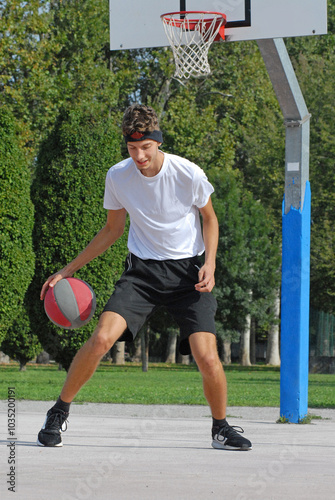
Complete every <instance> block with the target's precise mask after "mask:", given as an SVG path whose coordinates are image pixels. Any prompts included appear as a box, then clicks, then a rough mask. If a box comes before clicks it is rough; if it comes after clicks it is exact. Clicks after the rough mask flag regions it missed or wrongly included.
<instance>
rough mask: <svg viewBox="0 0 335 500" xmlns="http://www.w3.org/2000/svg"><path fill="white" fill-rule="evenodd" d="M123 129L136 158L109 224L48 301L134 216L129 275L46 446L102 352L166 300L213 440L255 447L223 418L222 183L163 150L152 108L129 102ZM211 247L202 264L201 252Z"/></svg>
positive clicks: (50, 424) (41, 440)
mask: <svg viewBox="0 0 335 500" xmlns="http://www.w3.org/2000/svg"><path fill="white" fill-rule="evenodd" d="M122 132H123V135H124V138H125V141H126V144H127V148H128V152H129V155H130V158H128V159H126V160H124V161H121V162H120V163H118V164H117V165H114V166H113V167H111V168H110V169H109V171H108V173H107V177H106V185H105V197H104V208H106V209H107V210H108V212H107V222H106V225H105V226H104V227H103V228H102V229H101V231H100V232H99V233H98V234H97V235H96V236H95V237H94V238H93V240H92V241H91V242H90V243H89V244H88V246H87V247H86V248H85V249H84V251H83V252H82V253H80V254H79V255H78V256H77V257H76V258H75V259H74V260H73V261H72V262H70V263H69V264H68V265H67V266H65V267H64V268H63V269H62V270H61V271H59V272H58V273H56V274H54V275H53V276H50V277H49V278H48V280H47V281H46V282H45V283H44V285H43V287H42V290H41V299H43V298H44V296H45V293H46V290H47V289H48V287H49V286H51V287H52V286H54V285H55V284H56V283H57V281H59V280H60V279H62V278H66V277H69V276H72V275H73V273H74V272H75V271H78V269H80V268H81V267H83V266H84V265H85V264H87V263H88V262H90V261H91V260H92V259H94V258H95V257H97V256H98V255H100V254H101V253H103V252H104V251H105V250H106V249H107V248H109V247H110V246H111V245H113V243H114V242H115V241H116V240H117V239H118V238H119V237H120V236H121V235H122V233H123V231H124V227H125V221H126V214H127V213H128V214H129V217H130V229H129V237H128V249H129V254H128V257H127V260H126V268H125V272H124V273H123V274H122V276H121V278H120V280H119V281H118V282H117V284H116V286H115V290H114V293H113V295H112V296H111V298H110V299H109V301H108V302H107V304H106V306H105V309H104V311H103V313H102V314H101V317H100V319H99V323H98V325H97V328H96V330H95V331H94V333H93V335H92V337H91V338H90V339H89V340H88V341H87V342H86V344H84V346H83V347H82V348H81V349H80V350H79V351H78V353H77V354H76V356H75V357H74V359H73V362H72V364H71V366H70V369H69V372H68V376H67V379H66V381H65V384H64V386H63V389H62V391H61V394H60V397H59V398H58V400H57V402H56V404H55V405H54V406H53V407H52V408H51V409H50V410H49V411H48V413H47V418H46V421H45V424H44V426H43V428H42V430H41V431H40V432H39V435H38V444H39V445H40V446H62V438H61V430H62V426H63V424H64V423H65V422H66V420H67V417H68V415H69V408H70V404H71V402H72V401H73V399H74V397H75V396H76V394H77V393H78V391H79V390H80V388H81V387H82V386H83V385H84V384H85V383H86V382H87V381H88V380H89V378H90V377H91V376H92V375H93V373H94V372H95V370H96V368H97V366H98V365H99V362H100V360H101V358H102V357H103V356H104V355H105V354H106V353H107V352H108V351H109V350H110V349H111V347H112V346H113V344H114V343H115V342H116V341H117V340H120V339H122V340H133V339H134V338H135V336H136V334H137V333H138V331H139V330H140V328H141V326H142V325H143V324H144V322H145V320H146V318H147V317H148V316H149V315H150V314H151V313H152V312H153V311H154V310H155V309H156V308H158V307H160V306H165V307H166V308H167V309H168V310H169V311H170V313H171V314H172V316H173V317H174V318H175V320H176V322H177V323H178V325H179V327H180V339H181V340H180V351H181V353H182V354H188V353H192V355H193V357H194V359H195V361H196V363H197V365H198V367H199V370H200V372H201V375H202V378H203V388H204V394H205V397H206V398H207V401H208V403H209V406H210V408H211V412H212V417H213V427H212V439H213V441H212V446H213V447H214V448H218V449H238V450H247V449H251V443H250V441H248V440H247V439H245V438H243V437H242V436H241V435H240V432H241V431H239V432H237V431H236V430H235V429H234V428H233V427H231V426H229V425H228V423H227V421H226V418H225V417H226V403H227V388H226V379H225V374H224V371H223V368H222V363H221V362H220V359H219V356H218V353H217V347H216V337H215V322H214V316H215V311H216V300H215V298H214V297H213V295H212V294H211V291H212V289H213V287H214V271H215V259H216V250H217V244H218V222H217V218H216V215H215V212H214V210H213V206H212V203H211V198H210V196H211V194H212V193H213V191H214V189H213V187H212V186H211V184H210V183H209V182H208V180H207V177H206V176H205V174H204V172H203V171H202V170H201V169H200V168H199V167H198V166H196V165H195V164H193V163H191V162H190V161H188V160H186V159H183V158H180V157H179V156H175V155H170V154H167V153H163V152H162V151H161V150H160V149H159V146H160V145H161V144H162V142H163V138H162V133H161V131H160V129H159V125H158V120H157V116H156V114H155V112H154V110H153V109H152V108H150V107H146V106H142V105H137V104H135V105H133V106H130V107H129V108H128V109H127V110H126V111H125V114H124V118H123V123H122ZM199 213H200V214H201V216H202V222H203V224H202V227H203V229H202V230H201V223H200V217H199ZM203 252H205V259H204V263H203V264H201V262H200V260H199V258H198V256H199V255H201V254H202V253H203ZM242 432H243V431H242Z"/></svg>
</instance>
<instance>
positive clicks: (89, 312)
mask: <svg viewBox="0 0 335 500" xmlns="http://www.w3.org/2000/svg"><path fill="white" fill-rule="evenodd" d="M95 308H96V298H95V293H94V291H93V289H92V288H91V286H90V285H89V284H88V283H86V282H85V281H83V280H80V279H78V278H64V279H62V280H60V281H58V282H57V283H56V285H55V286H54V287H49V289H48V291H47V293H46V295H45V299H44V310H45V312H46V315H47V316H48V318H49V319H50V321H52V322H53V323H54V324H55V325H57V326H60V327H61V328H66V329H68V330H73V329H75V328H80V327H81V326H84V325H86V324H87V323H88V322H89V321H90V320H91V318H92V316H93V314H94V312H95Z"/></svg>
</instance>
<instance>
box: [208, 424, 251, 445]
mask: <svg viewBox="0 0 335 500" xmlns="http://www.w3.org/2000/svg"><path fill="white" fill-rule="evenodd" d="M243 432H244V430H243V429H242V428H241V427H238V426H235V425H234V426H230V425H229V424H228V422H226V424H225V425H223V426H222V427H213V429H212V437H213V442H212V446H213V448H216V449H218V450H242V451H246V450H251V449H252V444H251V443H250V441H249V440H248V439H246V438H244V437H242V436H241V434H243Z"/></svg>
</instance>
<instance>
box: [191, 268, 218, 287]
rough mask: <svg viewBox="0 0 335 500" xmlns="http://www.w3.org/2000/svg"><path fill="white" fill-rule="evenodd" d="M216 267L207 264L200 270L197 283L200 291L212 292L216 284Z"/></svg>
mask: <svg viewBox="0 0 335 500" xmlns="http://www.w3.org/2000/svg"><path fill="white" fill-rule="evenodd" d="M214 272H215V267H214V266H213V265H210V264H206V262H205V264H204V265H203V266H202V267H201V268H200V270H199V274H198V276H199V283H197V284H196V285H195V289H196V290H197V291H198V292H211V291H212V290H213V288H214V285H215V278H214Z"/></svg>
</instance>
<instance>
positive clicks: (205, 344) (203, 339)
mask: <svg viewBox="0 0 335 500" xmlns="http://www.w3.org/2000/svg"><path fill="white" fill-rule="evenodd" d="M192 337H193V338H192ZM190 345H191V350H192V354H193V357H194V359H195V361H196V363H197V365H198V367H199V370H200V371H201V372H202V373H203V374H205V373H206V374H208V375H211V374H214V373H215V372H217V370H222V364H221V361H220V358H219V355H218V351H217V345H216V338H215V336H214V335H213V334H207V335H201V334H194V336H191V337H190Z"/></svg>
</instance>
